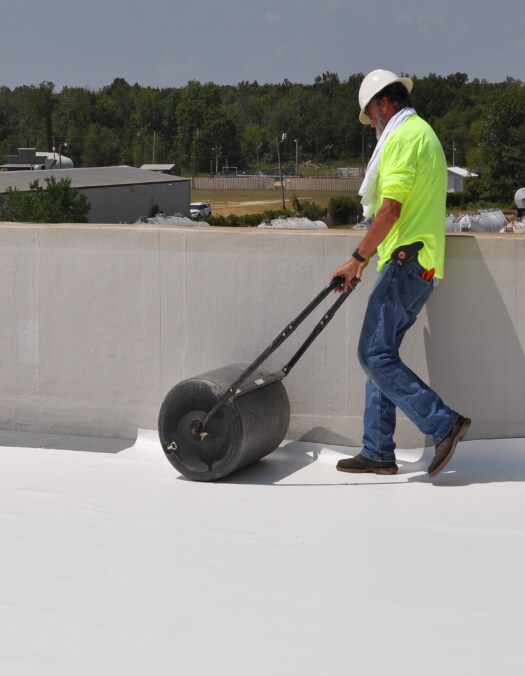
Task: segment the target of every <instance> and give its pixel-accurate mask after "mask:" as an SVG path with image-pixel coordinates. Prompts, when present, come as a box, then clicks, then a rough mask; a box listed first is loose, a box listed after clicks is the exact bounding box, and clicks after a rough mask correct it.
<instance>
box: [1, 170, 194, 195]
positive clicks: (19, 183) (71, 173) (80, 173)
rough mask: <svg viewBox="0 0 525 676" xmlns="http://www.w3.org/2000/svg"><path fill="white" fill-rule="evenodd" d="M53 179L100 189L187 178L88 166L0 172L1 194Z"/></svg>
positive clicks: (43, 183)
mask: <svg viewBox="0 0 525 676" xmlns="http://www.w3.org/2000/svg"><path fill="white" fill-rule="evenodd" d="M50 176H54V177H55V178H56V180H57V181H59V180H60V179H62V178H70V179H71V185H72V187H73V188H100V187H107V186H118V185H137V184H145V183H176V182H179V181H186V182H188V181H189V180H190V179H188V178H181V177H180V176H169V175H168V174H159V173H157V172H150V171H144V170H143V169H136V168H135V167H88V168H86V169H52V170H37V171H0V193H2V192H5V190H6V188H8V187H13V188H17V189H18V190H21V191H25V190H29V185H30V183H32V182H33V181H35V180H36V179H39V181H40V185H41V186H43V187H45V179H46V178H49V177H50Z"/></svg>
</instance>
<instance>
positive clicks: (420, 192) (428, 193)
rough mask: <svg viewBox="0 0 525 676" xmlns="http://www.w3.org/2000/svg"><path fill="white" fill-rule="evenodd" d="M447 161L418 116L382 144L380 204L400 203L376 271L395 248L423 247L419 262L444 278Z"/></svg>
mask: <svg viewBox="0 0 525 676" xmlns="http://www.w3.org/2000/svg"><path fill="white" fill-rule="evenodd" d="M447 183H448V179H447V162H446V159H445V153H444V152H443V148H442V146H441V143H440V141H439V139H438V137H437V136H436V134H435V133H434V130H433V129H432V127H431V126H430V125H429V124H428V123H427V122H425V121H424V120H423V119H421V118H420V117H418V116H417V115H412V116H411V117H409V118H407V120H405V122H403V124H402V125H400V126H399V127H398V128H397V129H395V130H394V131H393V132H392V133H391V134H390V136H389V137H388V139H387V140H386V142H385V145H384V148H383V152H382V155H381V161H380V165H379V178H378V184H377V195H378V201H377V203H376V210H375V213H376V214H377V212H378V211H379V209H380V207H381V205H382V204H383V200H384V199H385V197H386V198H389V199H392V200H396V201H397V202H400V203H401V205H402V207H401V215H400V217H399V219H398V220H397V221H396V223H395V224H394V225H393V227H392V229H391V230H390V232H389V233H388V235H387V236H386V237H385V239H384V240H383V242H382V243H381V244H380V245H379V247H378V249H377V253H378V256H379V263H378V266H377V269H378V270H381V269H382V268H383V266H384V265H385V263H386V262H387V261H388V260H389V259H390V256H391V254H392V252H393V251H394V250H395V249H397V247H398V246H401V245H407V244H412V243H413V242H418V241H420V242H423V244H424V246H423V249H421V251H420V252H419V256H418V260H419V262H420V263H421V265H422V266H423V267H424V268H425V269H426V270H430V269H431V268H434V269H435V271H436V272H435V276H436V277H438V278H439V279H441V278H443V274H444V259H445V217H446V196H447Z"/></svg>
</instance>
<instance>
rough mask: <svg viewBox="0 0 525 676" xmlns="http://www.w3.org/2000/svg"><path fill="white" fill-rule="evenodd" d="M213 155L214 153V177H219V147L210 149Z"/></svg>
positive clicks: (220, 148)
mask: <svg viewBox="0 0 525 676" xmlns="http://www.w3.org/2000/svg"><path fill="white" fill-rule="evenodd" d="M211 150H212V152H213V153H215V176H218V175H219V157H220V156H221V150H222V147H221V146H215V148H212V149H211Z"/></svg>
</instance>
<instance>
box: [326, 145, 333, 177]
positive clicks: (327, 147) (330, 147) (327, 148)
mask: <svg viewBox="0 0 525 676" xmlns="http://www.w3.org/2000/svg"><path fill="white" fill-rule="evenodd" d="M325 150H328V178H330V152H331V150H332V146H331V145H329V146H325Z"/></svg>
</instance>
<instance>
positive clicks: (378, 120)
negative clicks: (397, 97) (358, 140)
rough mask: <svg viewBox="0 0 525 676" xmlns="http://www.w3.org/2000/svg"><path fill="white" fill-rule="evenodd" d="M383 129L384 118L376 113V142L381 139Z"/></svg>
mask: <svg viewBox="0 0 525 676" xmlns="http://www.w3.org/2000/svg"><path fill="white" fill-rule="evenodd" d="M385 127H386V120H385V118H384V117H383V116H382V115H381V114H380V113H376V139H377V140H378V141H379V139H380V138H381V135H382V133H383V132H384V131H385Z"/></svg>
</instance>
